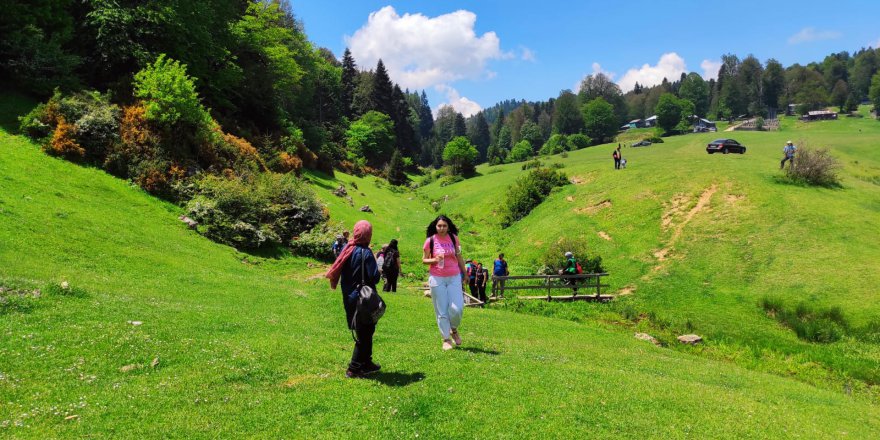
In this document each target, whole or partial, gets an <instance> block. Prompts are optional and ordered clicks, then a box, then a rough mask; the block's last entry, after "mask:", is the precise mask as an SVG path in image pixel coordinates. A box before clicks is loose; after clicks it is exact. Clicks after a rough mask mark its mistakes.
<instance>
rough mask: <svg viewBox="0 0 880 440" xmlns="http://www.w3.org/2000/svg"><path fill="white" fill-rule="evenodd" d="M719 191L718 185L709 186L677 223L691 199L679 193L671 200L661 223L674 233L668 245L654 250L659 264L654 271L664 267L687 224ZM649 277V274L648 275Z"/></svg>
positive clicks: (664, 228) (665, 228)
mask: <svg viewBox="0 0 880 440" xmlns="http://www.w3.org/2000/svg"><path fill="white" fill-rule="evenodd" d="M717 191H718V185H717V184H712V186H710V187H709V188H706V189H705V190H703V192H702V194H700V198H699V199H698V200H697V204H696V205H694V207H693V208H691V209H690V210H689V211H688V212H687V213H686V214H684V218H683V219H682V220H681V222H679V223H676V222H675V219H676V218H677V217H680V215H681V214H682V212H683V211H684V207H685V206H687V205H688V204H689V201H690V199H689V198H688V197H687V196H685V195H677V196H675V197H673V199H672V200H671V201H670V203H669V205H670V207H669V209H668V210H667V211H666V212H664V213H663V217H662V218H661V225H662V227H663V230H664V231H665V230H669V229H672V235H671V236H670V237H669V240H667V242H666V246H664V247H662V248H661V249H658V250H657V251H655V252H654V258H656V259H657V262H658V263H659V264H657V266H654V270H653V272H657V271H659V270H660V269H662V268H663V267H664V263H665V262H666V261H667V260H668V259H669V256H670V254H671V253H672V252H673V251H674V250H675V244H676V243H677V242H678V239H679V238H681V233H682V231H683V230H684V228H685V226H687V225H688V223H690V222H691V220H693V219H694V217H695V216H696V215H697V214H699V213H701V212H703V211H704V210H705V209H706V207H707V206H708V205H709V202H710V201H711V200H712V196H713V195H715V193H716V192H717ZM646 277H647V275H646ZM643 278H644V277H643Z"/></svg>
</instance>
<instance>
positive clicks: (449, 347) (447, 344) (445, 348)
mask: <svg viewBox="0 0 880 440" xmlns="http://www.w3.org/2000/svg"><path fill="white" fill-rule="evenodd" d="M453 348H455V346H454V345H452V341H450V340H449V339H444V340H443V351H448V350H452V349H453Z"/></svg>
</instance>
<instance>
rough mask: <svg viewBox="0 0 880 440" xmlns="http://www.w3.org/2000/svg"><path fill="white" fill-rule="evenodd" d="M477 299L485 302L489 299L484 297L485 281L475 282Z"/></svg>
mask: <svg viewBox="0 0 880 440" xmlns="http://www.w3.org/2000/svg"><path fill="white" fill-rule="evenodd" d="M476 297H477V299H479V300H480V301H482V302H486V301H488V300H489V299H488V298H486V283H485V282H477V295H476Z"/></svg>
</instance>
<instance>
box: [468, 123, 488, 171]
mask: <svg viewBox="0 0 880 440" xmlns="http://www.w3.org/2000/svg"><path fill="white" fill-rule="evenodd" d="M474 118H475V119H474V129H473V133H472V134H471V135H470V136H469V138H470V140H471V143H472V144H474V146H475V147H477V151H478V152H479V153H480V161H483V160H485V159H486V153H487V150H488V149H489V143H490V142H491V141H492V137H491V136H490V135H489V124H488V123H487V122H486V117H485V116H484V115H483V112H479V113H477V115H476V116H475V117H474Z"/></svg>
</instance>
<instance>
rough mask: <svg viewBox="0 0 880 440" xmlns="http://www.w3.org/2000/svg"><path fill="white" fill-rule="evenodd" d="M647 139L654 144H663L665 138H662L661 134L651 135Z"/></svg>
mask: <svg viewBox="0 0 880 440" xmlns="http://www.w3.org/2000/svg"><path fill="white" fill-rule="evenodd" d="M647 141H648V142H650V143H652V144H662V143H663V138H661V137H659V136H651V137H649V138H647Z"/></svg>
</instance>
